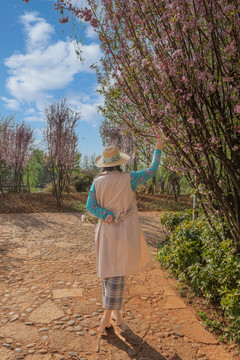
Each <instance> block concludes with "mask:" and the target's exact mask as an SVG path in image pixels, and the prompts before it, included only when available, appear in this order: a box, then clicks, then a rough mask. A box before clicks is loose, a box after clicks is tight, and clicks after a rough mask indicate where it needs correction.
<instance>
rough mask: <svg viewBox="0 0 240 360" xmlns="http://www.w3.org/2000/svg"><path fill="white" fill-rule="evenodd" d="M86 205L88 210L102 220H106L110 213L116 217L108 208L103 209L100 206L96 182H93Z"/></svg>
mask: <svg viewBox="0 0 240 360" xmlns="http://www.w3.org/2000/svg"><path fill="white" fill-rule="evenodd" d="M86 207H87V210H88V211H89V212H90V213H91V214H93V215H94V216H97V217H98V218H100V219H102V220H105V219H106V217H107V216H108V215H112V216H113V217H114V215H113V213H112V212H111V211H108V210H106V209H103V208H101V207H100V206H98V203H97V197H96V190H95V186H94V182H93V183H92V186H91V188H90V190H89V194H88V200H87V206H86Z"/></svg>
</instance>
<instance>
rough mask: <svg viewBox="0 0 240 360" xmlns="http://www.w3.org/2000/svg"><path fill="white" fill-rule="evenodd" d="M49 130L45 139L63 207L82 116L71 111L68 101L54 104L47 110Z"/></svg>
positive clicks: (54, 189)
mask: <svg viewBox="0 0 240 360" xmlns="http://www.w3.org/2000/svg"><path fill="white" fill-rule="evenodd" d="M45 118H46V121H47V128H46V130H45V132H44V138H45V141H46V145H47V152H48V156H47V160H48V163H49V167H50V171H51V174H52V185H53V194H54V195H55V196H56V200H57V204H58V206H61V205H62V192H63V189H64V186H65V185H66V182H67V179H68V177H69V173H71V172H72V171H73V170H74V167H75V165H76V158H77V156H78V152H77V134H76V126H77V122H78V121H79V120H80V114H79V113H78V112H74V111H73V110H71V109H70V107H69V106H68V104H67V101H66V99H63V100H62V101H61V102H60V103H57V102H54V103H52V104H51V105H49V106H48V107H47V108H46V109H45Z"/></svg>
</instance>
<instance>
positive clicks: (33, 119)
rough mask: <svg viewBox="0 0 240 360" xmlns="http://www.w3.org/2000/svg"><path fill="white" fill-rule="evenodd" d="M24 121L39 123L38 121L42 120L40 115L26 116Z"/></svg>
mask: <svg viewBox="0 0 240 360" xmlns="http://www.w3.org/2000/svg"><path fill="white" fill-rule="evenodd" d="M24 121H26V122H28V123H39V122H43V118H42V117H41V116H38V115H36V116H26V117H25V118H24Z"/></svg>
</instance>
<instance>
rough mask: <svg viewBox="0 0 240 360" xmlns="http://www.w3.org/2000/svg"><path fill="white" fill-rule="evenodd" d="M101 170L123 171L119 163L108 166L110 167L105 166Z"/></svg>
mask: <svg viewBox="0 0 240 360" xmlns="http://www.w3.org/2000/svg"><path fill="white" fill-rule="evenodd" d="M101 171H102V172H103V171H120V172H122V168H121V165H117V166H108V167H103V168H102V169H101Z"/></svg>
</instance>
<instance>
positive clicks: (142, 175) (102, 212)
mask: <svg viewBox="0 0 240 360" xmlns="http://www.w3.org/2000/svg"><path fill="white" fill-rule="evenodd" d="M160 159H161V150H155V152H154V155H153V160H152V164H151V166H150V167H149V168H148V169H147V170H141V171H130V183H131V188H132V190H133V191H135V190H136V189H137V187H138V185H140V184H144V183H145V182H147V181H148V180H150V179H151V178H152V177H153V176H154V175H155V174H156V172H157V169H158V166H159V164H160ZM87 210H88V211H89V212H90V213H91V214H93V215H94V216H97V217H98V218H100V219H102V220H105V219H106V217H107V216H108V215H112V216H113V217H114V215H113V213H112V212H111V211H108V210H106V209H103V208H101V207H100V206H98V203H97V197H96V190H95V186H94V182H93V183H92V185H91V188H90V190H89V194H88V200H87Z"/></svg>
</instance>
